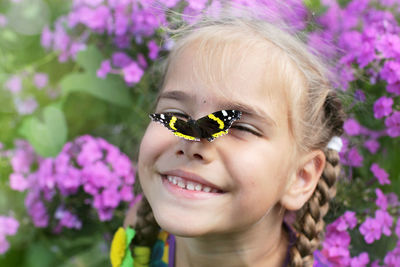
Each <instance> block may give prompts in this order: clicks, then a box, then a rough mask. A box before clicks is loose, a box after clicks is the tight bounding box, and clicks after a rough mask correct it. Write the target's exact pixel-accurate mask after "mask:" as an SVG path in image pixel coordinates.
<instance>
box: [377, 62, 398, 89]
mask: <svg viewBox="0 0 400 267" xmlns="http://www.w3.org/2000/svg"><path fill="white" fill-rule="evenodd" d="M380 75H381V78H382V79H384V80H386V81H387V82H388V83H389V84H394V83H396V82H398V81H399V77H400V63H399V62H397V61H392V60H388V61H386V62H385V63H384V65H383V67H382V69H381V72H380Z"/></svg>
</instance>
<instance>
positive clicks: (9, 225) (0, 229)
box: [0, 215, 19, 236]
mask: <svg viewBox="0 0 400 267" xmlns="http://www.w3.org/2000/svg"><path fill="white" fill-rule="evenodd" d="M18 228H19V222H18V221H17V220H16V219H14V218H13V217H8V216H1V215H0V236H7V235H15V234H16V233H17V231H18Z"/></svg>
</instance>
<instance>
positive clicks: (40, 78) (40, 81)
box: [33, 73, 49, 89]
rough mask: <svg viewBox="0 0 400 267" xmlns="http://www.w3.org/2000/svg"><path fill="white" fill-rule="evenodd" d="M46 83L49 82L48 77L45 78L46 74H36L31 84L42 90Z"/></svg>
mask: <svg viewBox="0 0 400 267" xmlns="http://www.w3.org/2000/svg"><path fill="white" fill-rule="evenodd" d="M48 81H49V77H48V76H47V74H46V73H36V74H35V75H34V76H33V83H34V84H35V86H36V87H37V88H39V89H42V88H43V87H45V86H46V85H47V83H48Z"/></svg>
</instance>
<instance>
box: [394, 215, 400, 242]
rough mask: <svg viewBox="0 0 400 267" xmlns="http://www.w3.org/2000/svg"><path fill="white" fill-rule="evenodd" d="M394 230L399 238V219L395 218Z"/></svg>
mask: <svg viewBox="0 0 400 267" xmlns="http://www.w3.org/2000/svg"><path fill="white" fill-rule="evenodd" d="M394 232H395V233H396V235H397V237H398V238H400V219H397V223H396V228H395V230H394Z"/></svg>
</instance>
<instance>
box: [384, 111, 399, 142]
mask: <svg viewBox="0 0 400 267" xmlns="http://www.w3.org/2000/svg"><path fill="white" fill-rule="evenodd" d="M385 125H386V127H387V134H388V135H389V136H390V137H398V136H400V111H395V112H393V114H392V115H391V116H390V117H387V118H386V119H385Z"/></svg>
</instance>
